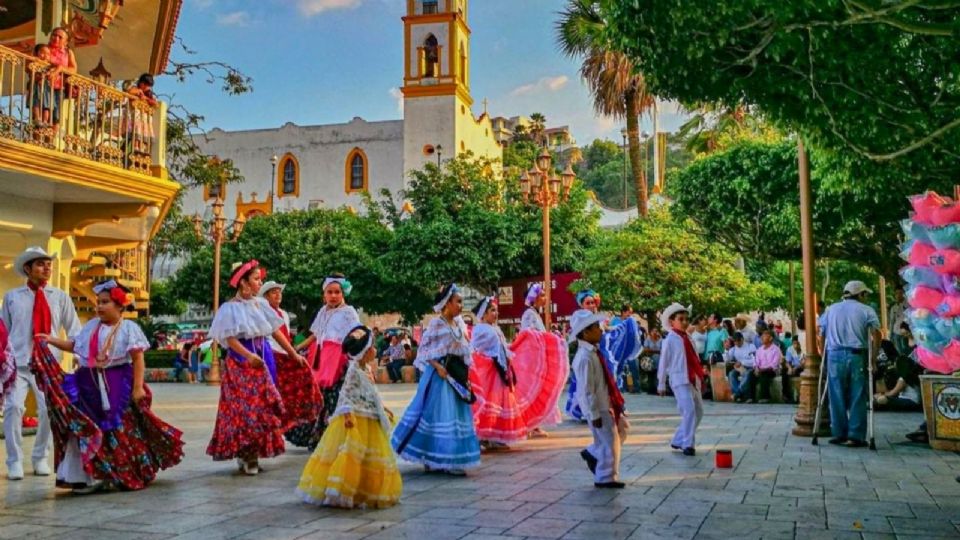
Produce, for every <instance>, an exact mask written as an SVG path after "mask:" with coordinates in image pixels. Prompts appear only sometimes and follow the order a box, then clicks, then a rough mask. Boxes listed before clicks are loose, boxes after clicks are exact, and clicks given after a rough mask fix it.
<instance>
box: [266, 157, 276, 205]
mask: <svg viewBox="0 0 960 540" xmlns="http://www.w3.org/2000/svg"><path fill="white" fill-rule="evenodd" d="M276 184H277V164H276V163H274V162H273V161H272V160H271V161H270V190H269V191H267V193H268V196H269V197H270V213H271V214H272V213H273V188H274V186H275V185H276Z"/></svg>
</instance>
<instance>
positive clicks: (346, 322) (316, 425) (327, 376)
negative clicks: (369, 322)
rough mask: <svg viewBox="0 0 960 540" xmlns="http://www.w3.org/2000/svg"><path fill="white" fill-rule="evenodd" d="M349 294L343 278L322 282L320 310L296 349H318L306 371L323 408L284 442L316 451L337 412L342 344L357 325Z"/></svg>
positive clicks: (343, 357)
mask: <svg viewBox="0 0 960 540" xmlns="http://www.w3.org/2000/svg"><path fill="white" fill-rule="evenodd" d="M352 290H353V286H352V285H350V282H349V281H348V280H347V279H346V278H345V277H344V276H343V274H333V275H331V276H329V277H327V278H326V279H325V280H324V281H323V300H324V306H323V307H322V308H320V311H319V312H318V313H317V316H316V318H315V319H314V320H313V324H312V325H310V334H311V335H310V337H308V338H307V339H306V340H304V341H303V342H302V343H300V345H299V349H300V350H304V349H306V348H308V347H310V346H311V345H313V344H314V343H316V344H317V345H318V349H319V350H318V351H317V352H316V354H315V355H314V359H313V363H312V364H311V366H310V367H311V369H312V370H313V378H314V380H315V381H316V383H317V387H318V388H319V389H320V392H321V393H322V394H323V408H322V409H321V410H320V414H319V415H318V416H317V417H315V418H314V419H313V420H311V421H309V422H305V423H303V424H300V425H299V426H297V427H296V428H294V429H292V430H290V431H288V432H287V440H288V441H290V442H291V443H293V444H295V445H297V446H305V447H307V448H310V449H313V448H316V446H317V443H318V442H319V441H320V438H321V437H322V436H323V431H324V430H325V429H326V428H327V425H328V424H329V422H330V417H331V416H333V413H334V412H336V410H337V398H338V397H339V396H340V388H341V387H342V386H343V379H344V377H346V375H347V364H348V363H349V362H348V359H347V355H346V354H344V352H343V347H342V343H343V340H344V338H345V337H346V335H347V332H349V331H350V330H351V329H353V328H356V327H357V326H359V325H360V316H359V315H357V310H355V309H353V306H349V305H347V303H346V300H345V298H346V297H347V296H349V295H350V291H352Z"/></svg>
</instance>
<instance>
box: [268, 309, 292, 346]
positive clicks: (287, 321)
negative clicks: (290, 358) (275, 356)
mask: <svg viewBox="0 0 960 540" xmlns="http://www.w3.org/2000/svg"><path fill="white" fill-rule="evenodd" d="M280 315H282V318H283V326H285V327H287V332H290V314H289V313H287V310H285V309H280ZM290 337H291V339H292V338H293V336H292V335H291V336H290ZM267 341H269V342H270V348H271V349H273V352H278V353H282V354H287V351H285V350H283V347H281V346H280V344H279V343H277V340H275V339H273V335H272V334H271V335H270V336H268V337H267Z"/></svg>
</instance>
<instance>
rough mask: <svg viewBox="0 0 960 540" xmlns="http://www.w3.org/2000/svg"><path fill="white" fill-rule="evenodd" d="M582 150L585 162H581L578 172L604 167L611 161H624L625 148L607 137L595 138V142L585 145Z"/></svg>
mask: <svg viewBox="0 0 960 540" xmlns="http://www.w3.org/2000/svg"><path fill="white" fill-rule="evenodd" d="M581 152H582V154H583V163H581V164H580V167H579V168H578V169H577V172H578V173H582V172H586V171H587V170H590V169H596V168H599V167H603V166H604V165H606V164H607V163H610V162H611V161H617V162H621V163H622V160H623V149H622V148H620V145H618V144H617V143H615V142H613V141H610V140H605V139H604V140H601V139H594V140H593V142H592V143H590V144H589V145H588V146H585V147H584V148H583V149H582V150H581Z"/></svg>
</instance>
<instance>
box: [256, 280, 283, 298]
mask: <svg viewBox="0 0 960 540" xmlns="http://www.w3.org/2000/svg"><path fill="white" fill-rule="evenodd" d="M286 288H287V286H286V285H285V284H283V283H277V282H276V281H268V282H266V283H264V284H263V285H261V286H260V292H258V293H257V296H263V295H265V294H267V293H268V292H270V291H272V290H273V289H280V292H283V290H284V289H286Z"/></svg>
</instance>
